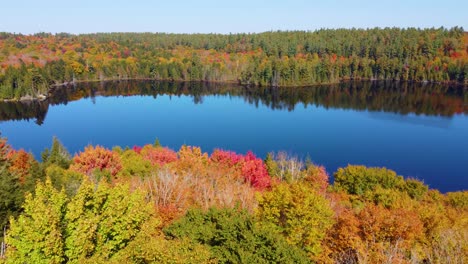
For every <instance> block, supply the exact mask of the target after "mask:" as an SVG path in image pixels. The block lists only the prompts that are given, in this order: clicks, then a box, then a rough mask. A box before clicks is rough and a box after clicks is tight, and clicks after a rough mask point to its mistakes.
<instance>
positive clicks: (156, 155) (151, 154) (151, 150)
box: [141, 145, 177, 166]
mask: <svg viewBox="0 0 468 264" xmlns="http://www.w3.org/2000/svg"><path fill="white" fill-rule="evenodd" d="M141 154H142V155H143V157H144V158H145V159H147V160H149V161H150V162H151V164H153V165H156V164H158V165H159V166H162V165H164V164H167V163H171V162H174V161H177V153H176V152H175V151H173V150H172V149H169V148H161V147H153V146H150V145H148V146H145V147H144V149H143V151H142V152H141Z"/></svg>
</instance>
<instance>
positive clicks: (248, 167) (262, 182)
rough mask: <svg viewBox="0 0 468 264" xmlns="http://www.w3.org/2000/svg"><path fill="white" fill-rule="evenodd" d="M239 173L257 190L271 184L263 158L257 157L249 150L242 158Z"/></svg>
mask: <svg viewBox="0 0 468 264" xmlns="http://www.w3.org/2000/svg"><path fill="white" fill-rule="evenodd" d="M241 173H242V176H243V177H244V179H245V180H246V181H247V182H248V183H250V184H251V185H252V186H253V187H254V188H256V189H257V190H264V189H266V188H269V187H270V185H271V178H270V176H269V175H268V171H267V169H266V166H265V164H264V163H263V160H262V159H260V158H257V157H256V156H255V155H254V154H253V153H252V152H251V151H249V152H247V154H246V155H245V157H244V159H243V163H242V168H241Z"/></svg>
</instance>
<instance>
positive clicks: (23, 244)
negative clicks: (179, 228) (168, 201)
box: [7, 178, 155, 263]
mask: <svg viewBox="0 0 468 264" xmlns="http://www.w3.org/2000/svg"><path fill="white" fill-rule="evenodd" d="M151 214H152V212H151V209H150V207H148V206H147V205H146V203H145V202H144V197H143V194H142V193H139V192H133V193H129V191H128V187H126V186H124V185H119V186H116V187H114V188H111V187H109V186H108V185H107V184H105V183H100V184H99V185H98V186H97V188H96V186H95V185H94V183H91V182H90V181H88V180H84V181H83V183H82V185H81V186H80V188H79V190H78V193H77V194H76V195H75V196H74V197H73V198H71V200H70V201H68V199H67V197H66V195H65V192H64V191H63V190H62V191H61V192H59V191H57V190H56V189H55V188H54V187H53V185H52V182H51V181H50V179H49V178H47V180H46V183H45V184H43V183H38V185H37V187H36V192H35V195H34V196H33V195H31V194H28V195H27V196H26V201H25V204H24V213H22V214H21V215H20V216H19V218H18V219H13V218H12V219H11V220H10V225H11V227H10V230H9V232H8V237H7V243H8V245H9V249H8V251H7V257H8V258H7V261H8V262H11V263H24V262H29V261H31V262H34V263H64V262H70V263H83V262H89V263H96V262H103V261H106V260H108V259H110V258H111V257H112V256H113V255H115V254H116V253H118V252H119V251H120V250H123V249H125V247H126V246H127V245H128V244H129V243H130V242H131V241H133V240H134V239H135V238H136V237H137V236H138V235H139V233H140V230H141V228H142V226H143V225H144V224H145V223H146V222H147V221H148V220H149V218H150V217H151ZM153 221H155V220H153Z"/></svg>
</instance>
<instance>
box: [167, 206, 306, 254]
mask: <svg viewBox="0 0 468 264" xmlns="http://www.w3.org/2000/svg"><path fill="white" fill-rule="evenodd" d="M164 232H165V233H166V234H167V235H168V236H170V237H172V238H179V239H180V238H186V237H188V238H190V239H191V240H192V241H196V242H198V243H201V244H203V245H207V246H209V247H210V249H211V251H212V254H213V256H214V257H215V258H216V259H217V260H218V261H219V262H220V263H308V260H307V258H306V257H305V255H304V253H303V252H301V251H300V250H299V249H298V248H296V247H294V246H290V245H288V243H286V241H285V240H284V238H282V237H281V235H279V233H278V230H277V229H276V228H274V227H273V226H271V225H259V224H258V223H255V222H254V219H253V218H252V217H251V216H250V215H248V213H247V212H245V211H239V210H237V209H216V208H211V209H209V211H208V212H203V211H201V210H197V209H194V210H190V211H189V212H188V213H187V214H186V215H185V216H184V217H183V218H182V219H180V220H178V221H176V222H175V223H173V224H172V225H171V226H169V227H168V228H166V229H165V231H164Z"/></svg>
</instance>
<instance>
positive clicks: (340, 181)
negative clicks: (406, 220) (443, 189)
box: [334, 165, 429, 208]
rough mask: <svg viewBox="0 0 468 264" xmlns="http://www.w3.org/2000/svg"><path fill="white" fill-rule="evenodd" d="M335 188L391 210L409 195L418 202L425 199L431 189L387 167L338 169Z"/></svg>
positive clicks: (351, 166)
mask: <svg viewBox="0 0 468 264" xmlns="http://www.w3.org/2000/svg"><path fill="white" fill-rule="evenodd" d="M334 188H335V189H337V190H338V191H345V192H346V193H348V194H352V195H357V197H358V199H364V200H367V201H372V202H374V203H375V204H382V205H384V206H385V207H387V208H390V207H393V206H394V205H395V204H396V203H397V202H401V201H402V200H404V199H406V198H405V197H408V196H409V197H410V198H411V199H414V200H421V199H422V198H423V197H424V196H425V194H426V193H427V192H428V189H429V187H428V186H427V185H425V184H424V183H423V182H421V181H418V180H416V179H406V180H405V179H403V177H402V176H399V175H397V174H396V172H394V171H392V170H389V169H386V168H367V167H365V166H354V165H348V166H347V167H346V168H339V169H338V171H337V172H336V173H335V183H334Z"/></svg>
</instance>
